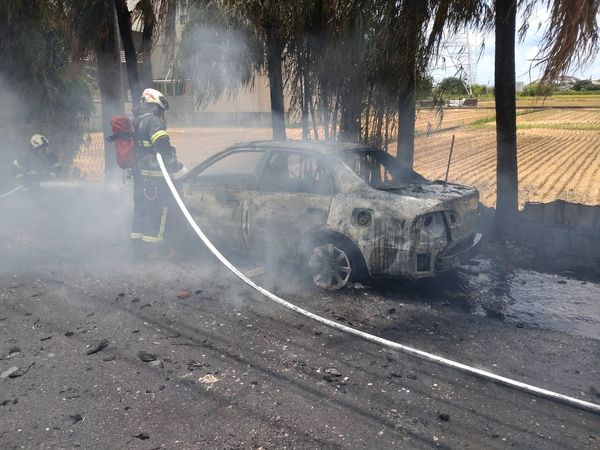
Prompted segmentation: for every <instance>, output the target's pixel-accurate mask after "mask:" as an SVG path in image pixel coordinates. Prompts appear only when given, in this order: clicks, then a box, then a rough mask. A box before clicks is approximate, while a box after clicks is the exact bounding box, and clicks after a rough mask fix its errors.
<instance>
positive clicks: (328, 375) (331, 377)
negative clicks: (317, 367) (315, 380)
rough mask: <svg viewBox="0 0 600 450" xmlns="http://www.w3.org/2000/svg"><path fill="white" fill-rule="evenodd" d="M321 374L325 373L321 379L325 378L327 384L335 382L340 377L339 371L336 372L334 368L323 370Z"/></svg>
mask: <svg viewBox="0 0 600 450" xmlns="http://www.w3.org/2000/svg"><path fill="white" fill-rule="evenodd" d="M323 372H324V373H325V375H323V378H325V380H327V381H329V382H333V381H337V380H338V379H339V378H340V377H341V376H342V374H341V373H340V372H339V370H337V369H336V368H334V367H331V368H329V369H325V370H323Z"/></svg>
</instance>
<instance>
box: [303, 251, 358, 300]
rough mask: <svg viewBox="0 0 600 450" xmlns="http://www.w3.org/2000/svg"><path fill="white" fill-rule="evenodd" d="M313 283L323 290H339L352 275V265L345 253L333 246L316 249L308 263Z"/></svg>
mask: <svg viewBox="0 0 600 450" xmlns="http://www.w3.org/2000/svg"><path fill="white" fill-rule="evenodd" d="M308 267H309V268H310V271H311V274H312V277H313V281H314V283H315V285H316V286H318V287H320V288H323V289H332V290H335V289H341V288H342V287H344V286H345V285H346V284H348V281H350V275H352V265H351V264H350V258H349V257H348V255H347V254H346V252H345V251H344V250H342V249H340V248H338V247H336V246H335V245H333V244H325V245H323V246H320V247H316V248H315V249H314V250H313V252H312V255H311V256H310V259H309V261H308Z"/></svg>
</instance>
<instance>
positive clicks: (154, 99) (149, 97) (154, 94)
mask: <svg viewBox="0 0 600 450" xmlns="http://www.w3.org/2000/svg"><path fill="white" fill-rule="evenodd" d="M141 101H142V102H143V103H154V104H155V105H158V106H160V107H161V108H162V109H169V102H168V101H167V99H166V97H165V96H164V95H163V94H162V92H160V91H157V90H156V89H145V90H144V92H142V98H141Z"/></svg>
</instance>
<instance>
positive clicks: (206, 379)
mask: <svg viewBox="0 0 600 450" xmlns="http://www.w3.org/2000/svg"><path fill="white" fill-rule="evenodd" d="M198 381H199V382H200V383H203V384H214V383H216V382H217V381H219V378H217V377H216V376H214V375H212V374H210V373H209V374H208V375H204V376H203V377H202V378H200V379H199V380H198Z"/></svg>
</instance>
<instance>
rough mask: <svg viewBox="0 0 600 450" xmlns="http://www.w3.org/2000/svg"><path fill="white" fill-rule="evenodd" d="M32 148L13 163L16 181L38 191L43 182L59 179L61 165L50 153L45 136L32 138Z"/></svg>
mask: <svg viewBox="0 0 600 450" xmlns="http://www.w3.org/2000/svg"><path fill="white" fill-rule="evenodd" d="M30 144H31V145H30V147H29V148H28V149H27V150H25V152H24V153H23V154H22V155H20V156H19V157H18V158H17V159H15V160H14V161H13V166H14V169H15V179H16V180H17V182H20V183H22V184H23V186H24V187H25V188H29V189H36V188H38V187H39V184H40V182H41V181H45V180H47V179H52V178H56V177H58V175H59V174H60V171H61V165H60V162H59V160H58V157H57V156H56V155H55V154H54V153H53V152H52V151H50V143H49V142H48V139H46V137H45V136H42V135H41V134H34V135H33V136H31V140H30Z"/></svg>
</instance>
